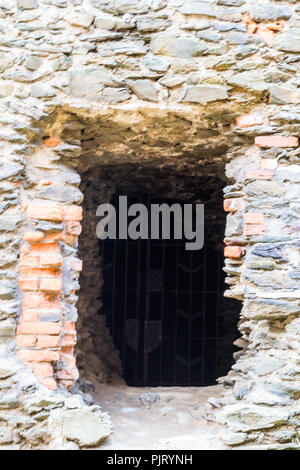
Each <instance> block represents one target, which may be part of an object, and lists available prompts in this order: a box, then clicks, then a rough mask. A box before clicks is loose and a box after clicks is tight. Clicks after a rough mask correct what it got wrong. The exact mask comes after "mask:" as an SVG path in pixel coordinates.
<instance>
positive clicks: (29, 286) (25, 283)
mask: <svg viewBox="0 0 300 470" xmlns="http://www.w3.org/2000/svg"><path fill="white" fill-rule="evenodd" d="M19 286H20V289H21V290H25V291H37V290H38V289H39V281H38V279H29V278H28V279H27V278H26V279H22V278H21V279H19Z"/></svg>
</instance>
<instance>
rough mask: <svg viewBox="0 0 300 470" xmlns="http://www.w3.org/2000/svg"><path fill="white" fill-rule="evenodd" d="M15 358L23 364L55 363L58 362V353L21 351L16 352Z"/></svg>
mask: <svg viewBox="0 0 300 470" xmlns="http://www.w3.org/2000/svg"><path fill="white" fill-rule="evenodd" d="M16 354H17V356H18V358H19V359H20V360H21V361H24V362H56V361H59V357H60V354H59V351H48V350H44V351H43V350H30V349H27V350H25V349H24V350H22V351H17V353H16Z"/></svg>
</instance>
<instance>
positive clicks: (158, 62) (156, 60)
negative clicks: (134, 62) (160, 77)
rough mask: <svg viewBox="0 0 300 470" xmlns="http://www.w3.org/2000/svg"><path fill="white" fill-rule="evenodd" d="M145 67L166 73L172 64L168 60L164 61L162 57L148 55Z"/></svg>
mask: <svg viewBox="0 0 300 470" xmlns="http://www.w3.org/2000/svg"><path fill="white" fill-rule="evenodd" d="M145 65H146V67H147V68H148V69H150V70H153V71H154V72H166V71H167V70H168V68H169V67H170V62H169V60H168V59H164V58H162V57H155V56H153V55H148V56H146V58H145Z"/></svg>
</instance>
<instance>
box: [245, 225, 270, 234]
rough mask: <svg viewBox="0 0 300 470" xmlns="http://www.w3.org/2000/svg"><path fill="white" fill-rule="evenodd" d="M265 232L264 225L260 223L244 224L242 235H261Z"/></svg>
mask: <svg viewBox="0 0 300 470" xmlns="http://www.w3.org/2000/svg"><path fill="white" fill-rule="evenodd" d="M265 232H266V227H265V226H264V225H262V224H260V225H255V224H245V225H244V235H261V234H263V233H265Z"/></svg>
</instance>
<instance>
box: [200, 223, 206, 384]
mask: <svg viewBox="0 0 300 470" xmlns="http://www.w3.org/2000/svg"><path fill="white" fill-rule="evenodd" d="M204 227H205V222H204ZM202 249H203V288H202V292H203V294H202V296H203V315H202V361H201V362H202V367H201V384H204V369H205V345H206V335H205V327H206V322H205V317H206V268H207V241H205V242H204V247H203V248H202Z"/></svg>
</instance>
